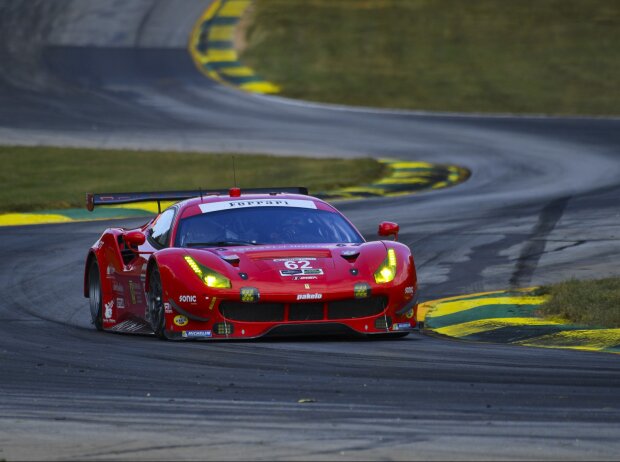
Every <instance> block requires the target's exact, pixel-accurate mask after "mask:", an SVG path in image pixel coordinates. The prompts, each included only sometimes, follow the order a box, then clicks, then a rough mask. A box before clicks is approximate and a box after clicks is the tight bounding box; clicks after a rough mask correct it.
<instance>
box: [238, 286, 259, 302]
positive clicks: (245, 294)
mask: <svg viewBox="0 0 620 462" xmlns="http://www.w3.org/2000/svg"><path fill="white" fill-rule="evenodd" d="M239 295H240V296H241V301H242V302H246V303H254V302H257V301H258V300H259V299H260V293H259V292H258V289H257V288H256V287H242V288H241V289H240V290H239Z"/></svg>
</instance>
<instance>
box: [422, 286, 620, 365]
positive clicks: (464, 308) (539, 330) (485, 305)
mask: <svg viewBox="0 0 620 462" xmlns="http://www.w3.org/2000/svg"><path fill="white" fill-rule="evenodd" d="M547 299H548V296H547V295H543V294H541V291H540V288H538V287H532V288H527V289H516V290H502V291H495V292H484V293H478V294H469V295H463V296H458V297H450V298H444V299H440V300H432V301H429V302H424V303H422V304H420V307H419V308H418V310H419V311H418V313H419V316H420V313H421V317H422V318H423V319H424V328H425V329H426V330H428V331H430V332H433V333H436V334H440V335H444V336H447V337H452V338H457V339H461V340H471V341H476V342H484V343H508V344H513V345H522V346H533V347H540V348H565V349H573V350H586V351H600V352H606V353H620V329H607V328H597V327H591V326H580V325H575V324H569V323H567V322H564V321H563V320H561V319H549V318H542V317H541V316H540V315H539V314H538V309H539V306H540V305H541V304H542V303H544V302H545V301H546V300H547Z"/></svg>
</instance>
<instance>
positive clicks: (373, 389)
mask: <svg viewBox="0 0 620 462" xmlns="http://www.w3.org/2000/svg"><path fill="white" fill-rule="evenodd" d="M209 6H210V1H208V0H195V1H193V0H171V1H166V2H160V1H155V0H143V1H139V2H138V1H136V2H110V3H102V2H96V1H94V0H93V1H90V0H88V1H85V0H76V1H69V0H64V1H55V2H48V1H45V0H40V1H39V0H28V1H25V0H24V1H19V0H14V1H11V2H4V3H1V4H0V26H1V27H0V35H1V37H0V39H1V40H0V59H1V60H2V62H3V66H2V67H1V68H0V140H1V141H2V143H3V144H41V145H48V144H49V145H67V146H85V147H88V146H91V147H93V146H94V147H106V148H114V147H119V148H121V147H122V148H144V149H153V148H159V149H170V150H172V149H176V150H182V151H205V152H209V151H211V152H222V151H230V152H248V153H250V152H257V153H264V152H270V153H274V154H295V155H305V156H317V157H328V156H335V155H336V156H342V157H351V158H355V157H358V156H377V157H381V158H390V159H395V160H400V161H403V162H418V161H424V162H431V163H435V164H445V165H458V166H462V167H465V168H467V169H469V170H470V171H471V177H470V178H469V179H468V180H467V181H466V182H464V183H461V184H459V185H457V186H454V187H451V188H445V189H439V190H434V191H428V192H422V193H419V194H415V195H403V196H395V197H374V198H368V199H364V200H351V201H342V202H340V203H339V205H338V208H339V209H340V210H341V211H342V212H343V213H344V214H345V215H347V216H348V217H349V218H350V219H351V220H352V221H353V223H354V224H355V225H356V226H357V227H358V228H359V229H360V230H361V231H362V232H363V233H364V234H365V236H366V238H367V239H374V238H376V235H375V233H376V228H377V224H378V222H379V221H381V220H390V221H395V222H397V223H399V224H400V228H401V233H400V235H399V240H400V241H402V242H404V243H406V244H408V245H409V246H410V247H411V248H412V250H413V252H414V255H415V258H416V264H417V267H418V276H419V284H420V293H421V298H422V300H423V301H427V300H434V299H440V298H445V297H451V296H459V295H464V294H471V293H480V292H488V291H501V290H511V289H517V288H527V287H532V286H538V285H540V284H545V283H552V282H557V281H561V280H564V279H567V278H570V277H577V278H594V277H604V276H608V275H610V274H613V273H614V272H615V271H617V268H618V263H617V262H618V261H619V259H620V245H619V244H620V236H619V235H618V229H620V228H619V226H620V209H619V207H618V204H619V202H620V201H619V198H620V120H618V119H605V118H568V117H565V118H547V117H539V116H536V117H514V116H508V115H506V116H482V115H468V116H466V115H459V114H425V113H416V112H406V111H381V110H373V109H360V108H358V109H351V108H345V107H335V106H326V105H319V104H311V103H304V102H300V101H291V100H287V99H283V98H279V97H275V96H260V95H255V94H250V93H245V92H242V91H239V90H237V89H235V88H232V87H229V86H223V85H220V84H218V83H216V82H212V81H210V80H209V79H207V78H205V76H204V75H203V74H202V73H200V72H199V71H198V70H197V69H196V67H195V64H194V62H193V61H192V58H191V57H190V54H189V53H188V51H187V47H188V38H189V36H190V33H191V31H192V30H193V27H194V25H195V24H196V21H197V20H198V19H199V18H201V17H202V15H203V13H204V12H205V11H206V10H207V8H208V7H209ZM239 161H242V159H239ZM139 168H140V166H139V165H137V166H128V170H127V174H128V175H139V174H140V169H139ZM205 186H206V185H205ZM141 221H143V219H139V218H128V219H122V220H119V219H115V220H109V221H98V222H81V223H65V224H48V225H36V226H11V227H4V228H0V293H1V294H2V297H1V301H0V364H1V367H2V369H1V370H2V373H1V378H0V459H3V458H4V459H7V460H17V459H72V458H74V459H86V458H90V459H95V458H96V459H172V458H187V459H257V458H268V459H286V460H290V459H302V460H307V459H328V460H334V459H417V458H420V459H429V458H435V459H498V458H507V459H516V458H519V459H522V458H532V459H618V458H620V439H619V438H618V435H620V400H619V399H618V392H619V391H620V361H619V359H618V356H617V355H615V354H607V353H596V352H584V351H572V350H555V349H547V348H532V347H526V346H519V345H501V344H488V343H476V342H470V341H461V340H450V339H446V338H443V337H439V336H437V337H436V336H429V335H423V334H411V335H410V336H408V337H406V338H403V339H400V340H396V341H385V340H380V341H365V340H351V339H342V338H327V339H305V340H299V339H296V340H291V339H289V340H277V341H276V340H270V341H267V340H265V341H254V342H213V343H199V342H187V343H174V342H162V341H158V340H156V339H154V338H150V337H139V336H123V335H114V334H103V333H98V332H96V331H95V330H94V329H93V327H92V326H91V325H90V320H89V314H88V305H87V301H86V299H84V298H83V296H82V283H83V273H82V272H83V263H84V258H85V256H86V250H87V249H88V247H89V246H90V245H91V244H92V243H93V242H94V241H95V240H96V238H97V237H98V235H99V234H100V233H101V231H102V230H103V229H104V228H105V227H106V226H110V225H124V226H133V225H137V224H140V223H141Z"/></svg>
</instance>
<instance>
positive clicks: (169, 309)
mask: <svg viewBox="0 0 620 462" xmlns="http://www.w3.org/2000/svg"><path fill="white" fill-rule="evenodd" d="M164 311H165V312H166V314H172V313H174V311H172V307H171V306H170V303H168V302H165V303H164Z"/></svg>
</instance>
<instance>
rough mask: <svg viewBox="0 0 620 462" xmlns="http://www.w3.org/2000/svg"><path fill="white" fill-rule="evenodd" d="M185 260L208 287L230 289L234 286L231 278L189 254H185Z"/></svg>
mask: <svg viewBox="0 0 620 462" xmlns="http://www.w3.org/2000/svg"><path fill="white" fill-rule="evenodd" d="M185 261H186V262H187V264H188V265H189V267H190V268H191V269H192V271H194V273H196V275H197V276H198V277H199V278H200V279H202V281H203V282H204V283H205V284H206V285H207V287H213V288H215V289H230V288H231V287H232V285H231V283H230V279H228V278H227V277H226V276H224V275H223V274H220V273H218V272H217V271H214V270H212V269H211V268H207V267H206V266H203V265H201V264H200V263H198V262H197V261H196V260H194V259H193V258H192V257H190V256H189V255H186V256H185Z"/></svg>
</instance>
